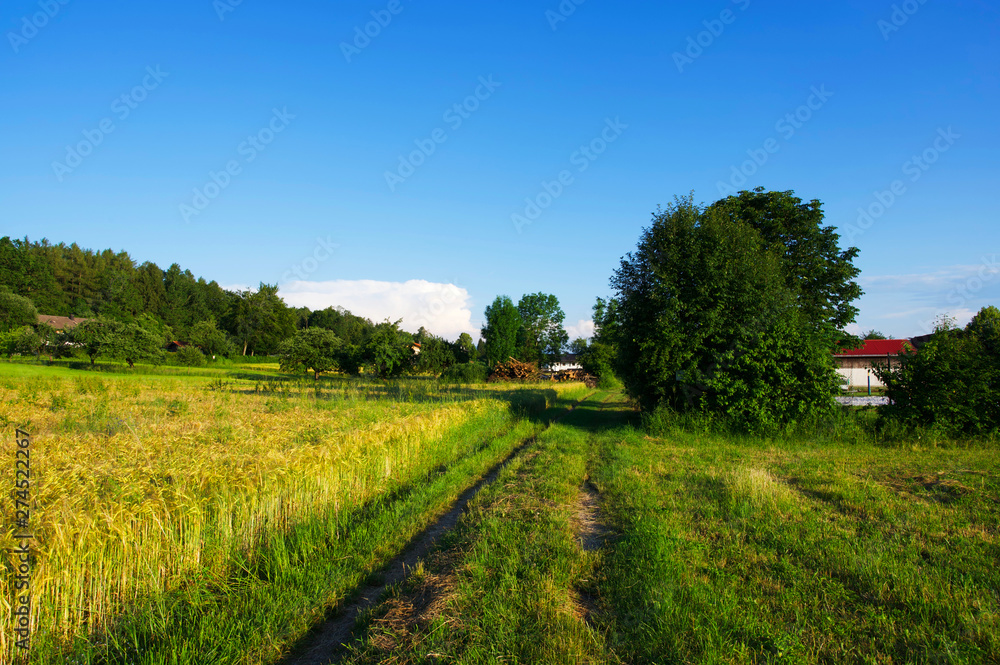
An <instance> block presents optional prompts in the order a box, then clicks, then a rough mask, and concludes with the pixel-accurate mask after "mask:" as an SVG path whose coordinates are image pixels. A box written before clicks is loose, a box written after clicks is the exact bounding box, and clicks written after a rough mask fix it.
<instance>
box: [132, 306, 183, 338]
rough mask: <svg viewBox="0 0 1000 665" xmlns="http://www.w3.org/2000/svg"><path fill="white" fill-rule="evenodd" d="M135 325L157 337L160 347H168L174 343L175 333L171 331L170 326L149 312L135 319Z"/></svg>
mask: <svg viewBox="0 0 1000 665" xmlns="http://www.w3.org/2000/svg"><path fill="white" fill-rule="evenodd" d="M135 324H136V325H137V326H139V327H140V328H142V329H144V330H146V331H147V332H149V333H150V334H152V335H153V336H154V337H156V339H157V340H158V341H159V345H160V346H166V345H167V344H170V342H172V341H173V337H174V331H173V330H171V328H170V326H168V325H166V324H165V323H163V321H160V320H159V319H157V318H156V317H155V316H153V315H152V314H150V313H149V312H143V313H142V314H140V315H139V316H137V317H135Z"/></svg>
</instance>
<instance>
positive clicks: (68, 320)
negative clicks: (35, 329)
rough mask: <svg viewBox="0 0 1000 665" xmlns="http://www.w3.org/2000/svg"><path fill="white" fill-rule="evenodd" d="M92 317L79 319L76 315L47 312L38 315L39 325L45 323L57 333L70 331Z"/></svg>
mask: <svg viewBox="0 0 1000 665" xmlns="http://www.w3.org/2000/svg"><path fill="white" fill-rule="evenodd" d="M89 320H90V319H78V318H76V317H75V316H49V315H47V314H39V315H38V323H39V325H41V324H44V325H47V326H49V327H51V328H53V329H54V330H55V331H56V332H57V333H64V332H69V331H70V330H72V329H73V328H76V327H77V326H78V325H80V324H81V323H85V322H87V321H89Z"/></svg>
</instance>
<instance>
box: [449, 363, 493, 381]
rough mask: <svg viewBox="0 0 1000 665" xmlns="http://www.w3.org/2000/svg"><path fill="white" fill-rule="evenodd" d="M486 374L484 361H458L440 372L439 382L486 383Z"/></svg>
mask: <svg viewBox="0 0 1000 665" xmlns="http://www.w3.org/2000/svg"><path fill="white" fill-rule="evenodd" d="M486 375H487V370H486V365H485V364H484V363H479V362H473V363H460V364H458V365H452V366H451V367H449V368H448V369H446V370H445V371H444V372H443V373H442V374H441V383H486Z"/></svg>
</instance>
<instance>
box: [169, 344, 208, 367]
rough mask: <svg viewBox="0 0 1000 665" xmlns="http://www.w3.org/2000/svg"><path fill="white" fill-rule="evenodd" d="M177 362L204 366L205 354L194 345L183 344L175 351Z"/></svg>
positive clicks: (191, 365) (189, 365)
mask: <svg viewBox="0 0 1000 665" xmlns="http://www.w3.org/2000/svg"><path fill="white" fill-rule="evenodd" d="M176 357H177V362H178V363H180V364H181V365H187V366H188V367H204V366H205V364H206V362H207V361H206V360H205V354H204V353H202V352H201V349H199V348H198V347H196V346H185V347H184V348H182V349H179V350H178V351H177V353H176Z"/></svg>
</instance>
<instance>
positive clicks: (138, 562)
mask: <svg viewBox="0 0 1000 665" xmlns="http://www.w3.org/2000/svg"><path fill="white" fill-rule="evenodd" d="M0 370H2V371H0V426H2V427H3V429H4V430H5V431H7V432H8V434H9V436H10V440H11V441H13V428H14V427H23V428H26V429H28V430H29V431H30V432H31V434H32V435H33V437H34V442H33V445H32V451H31V470H32V486H31V494H32V502H33V511H32V522H31V531H32V533H33V534H34V536H35V543H34V555H35V559H34V562H33V564H34V565H33V572H32V576H33V580H32V617H31V620H32V645H33V648H32V654H31V656H32V662H37V663H63V662H109V663H110V662H129V663H188V662H190V663H207V662H234V663H236V662H239V663H266V662H275V661H276V660H278V659H279V658H280V657H281V656H282V655H283V654H284V653H286V652H287V651H288V649H289V648H290V647H291V646H292V645H293V644H294V643H295V642H296V640H298V639H299V638H301V637H302V635H303V634H304V633H305V632H306V631H307V630H308V629H309V628H310V627H311V626H312V625H314V624H315V623H316V622H318V621H320V620H322V619H323V617H324V616H325V615H326V614H327V612H329V611H330V609H331V608H332V607H334V606H335V605H336V604H337V603H338V602H339V601H341V600H342V599H343V598H344V597H345V596H347V595H349V594H350V593H351V592H352V591H353V590H354V589H355V588H356V587H357V586H358V585H359V584H360V583H361V582H362V581H363V580H364V579H365V577H367V576H368V575H371V574H372V572H373V571H376V570H377V569H378V568H379V567H380V566H381V565H383V564H384V563H385V562H386V561H387V560H388V559H389V558H391V557H392V556H393V555H394V554H395V553H396V552H398V551H399V549H400V548H401V547H402V546H403V545H404V544H405V543H406V541H407V540H408V539H409V538H410V537H412V536H413V535H414V534H415V533H416V532H417V531H419V530H420V529H421V528H422V527H423V526H425V525H426V524H428V523H429V522H430V521H431V520H432V519H433V517H434V515H436V514H438V513H439V512H441V511H442V510H444V509H445V508H446V506H447V505H448V503H449V502H450V501H451V500H453V499H454V497H455V496H457V495H458V494H459V493H460V492H461V491H462V490H463V489H464V488H465V487H467V486H469V485H471V484H472V483H473V482H475V479H476V478H477V477H478V476H479V475H481V474H482V473H483V472H484V471H485V470H486V469H488V468H489V466H490V465H491V464H493V463H494V462H495V461H496V460H497V459H499V458H501V457H502V456H504V455H505V454H506V453H507V452H509V451H510V450H512V449H513V448H514V447H515V446H516V445H517V444H518V443H519V442H520V441H521V440H523V439H524V438H525V437H527V436H530V435H531V434H532V433H533V432H534V431H536V430H537V428H538V427H539V425H538V424H536V423H535V422H532V420H530V419H528V418H526V416H531V415H532V414H535V415H538V414H540V413H541V412H542V411H543V410H544V408H545V407H546V404H547V401H551V400H552V399H553V398H554V395H555V391H553V390H540V389H529V390H515V389H496V390H490V391H486V390H477V391H468V390H464V391H463V390H457V389H442V388H438V387H437V386H436V385H432V384H429V383H428V382H426V381H424V382H420V381H417V382H398V383H394V384H382V383H373V384H370V385H367V386H366V385H365V384H364V383H363V382H358V381H339V382H338V381H325V382H320V383H319V385H316V384H314V383H313V382H274V383H269V384H268V385H266V386H264V387H263V388H262V387H261V386H260V385H255V384H253V383H252V382H250V381H239V380H235V381H227V382H222V381H213V382H211V383H210V382H207V381H205V380H203V379H197V380H195V379H187V378H179V379H171V378H168V377H163V376H155V377H144V376H142V375H130V376H128V377H114V376H111V377H109V376H107V375H98V374H95V373H89V372H73V371H72V370H67V369H65V368H43V367H29V369H27V370H26V369H25V367H24V366H14V365H6V364H0ZM12 481H13V478H11V482H12ZM3 512H4V515H5V517H6V518H7V519H5V521H4V526H5V528H4V530H3V532H2V533H0V548H3V549H4V551H5V564H6V565H5V567H4V569H3V575H4V580H3V587H4V590H5V591H4V593H3V594H2V596H0V624H2V625H4V626H10V625H11V624H12V617H11V611H12V606H13V575H12V571H13V568H12V565H11V564H12V563H13V558H12V556H13V555H11V554H9V550H10V548H11V547H12V546H13V545H14V543H13V540H12V535H13V533H14V528H13V524H14V520H13V501H12V500H10V501H7V502H5V505H4V508H3ZM15 653H16V652H15V651H14V646H13V644H12V634H11V632H10V631H8V630H4V631H0V655H2V658H0V660H3V661H5V662H6V661H10V660H11V659H12V658H13V657H14V655H15Z"/></svg>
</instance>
